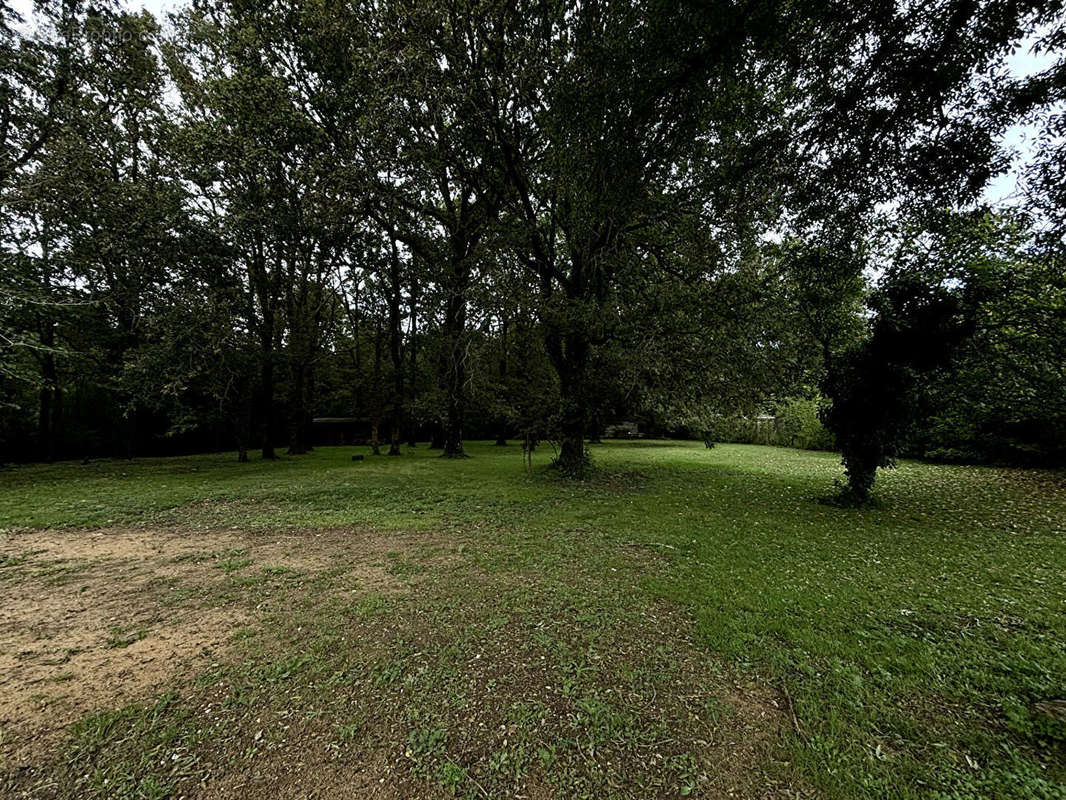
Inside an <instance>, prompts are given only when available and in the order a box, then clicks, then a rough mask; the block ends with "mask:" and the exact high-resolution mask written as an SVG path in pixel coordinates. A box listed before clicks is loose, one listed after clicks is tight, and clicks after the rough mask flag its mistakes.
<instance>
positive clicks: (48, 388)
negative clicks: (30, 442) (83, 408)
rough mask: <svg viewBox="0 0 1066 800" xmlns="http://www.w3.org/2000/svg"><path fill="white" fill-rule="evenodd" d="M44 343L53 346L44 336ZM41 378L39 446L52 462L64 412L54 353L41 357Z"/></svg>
mask: <svg viewBox="0 0 1066 800" xmlns="http://www.w3.org/2000/svg"><path fill="white" fill-rule="evenodd" d="M42 344H44V345H45V346H46V347H51V346H53V341H45V340H44V339H43V337H42ZM41 379H42V385H41V394H40V405H39V408H38V412H37V438H38V447H39V448H40V455H41V458H42V459H43V460H44V461H46V462H48V463H51V462H52V461H55V457H56V436H57V433H58V428H59V419H60V416H61V414H62V395H61V393H60V388H59V377H58V372H57V370H56V360H55V356H54V355H53V354H52V353H49V352H46V353H44V355H43V356H42V358H41Z"/></svg>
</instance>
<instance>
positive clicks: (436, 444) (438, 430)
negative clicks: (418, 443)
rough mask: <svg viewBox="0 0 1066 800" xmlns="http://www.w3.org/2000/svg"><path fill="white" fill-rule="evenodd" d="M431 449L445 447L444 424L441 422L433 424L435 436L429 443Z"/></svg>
mask: <svg viewBox="0 0 1066 800" xmlns="http://www.w3.org/2000/svg"><path fill="white" fill-rule="evenodd" d="M429 449H430V450H443V449H444V426H443V425H441V424H440V423H439V422H438V423H437V424H436V425H434V426H433V438H432V439H431V440H430V443H429Z"/></svg>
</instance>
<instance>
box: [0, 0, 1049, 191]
mask: <svg viewBox="0 0 1066 800" xmlns="http://www.w3.org/2000/svg"><path fill="white" fill-rule="evenodd" d="M123 2H124V3H125V5H126V6H127V7H128V8H145V9H147V10H148V11H151V12H152V13H153V14H155V15H156V16H157V17H163V16H164V15H165V14H166V13H167V12H169V11H173V10H174V9H175V8H179V7H180V6H182V5H183V2H182V0H123ZM11 5H12V6H13V7H14V9H15V11H17V12H18V13H19V14H21V15H22V17H23V18H24V19H26V18H29V16H30V14H31V11H32V8H33V0H14V2H12V3H11ZM1031 47H1032V41H1027V42H1023V43H1022V45H1021V46H1020V47H1019V48H1018V50H1017V51H1016V52H1015V53H1014V55H1012V56H1011V57H1010V58H1009V59H1008V62H1007V63H1008V67H1009V68H1010V69H1011V71H1012V72H1013V73H1014V74H1016V75H1018V76H1019V77H1023V76H1027V75H1032V74H1035V73H1037V72H1040V71H1042V70H1044V69H1047V68H1048V67H1049V66H1051V64H1052V63H1053V62H1054V61H1055V57H1054V55H1052V54H1047V53H1044V54H1040V55H1035V54H1033V53H1032V52H1031ZM1037 132H1038V131H1037V129H1036V128H1035V127H1033V126H1031V125H1015V126H1014V127H1012V128H1011V129H1010V130H1008V131H1007V135H1006V136H1005V138H1004V143H1005V144H1006V145H1007V146H1009V147H1010V148H1012V149H1013V150H1015V151H1016V152H1017V157H1016V158H1015V160H1014V166H1013V168H1012V169H1011V170H1010V171H1009V172H1006V173H1004V174H1003V175H1000V176H999V177H997V178H996V179H995V180H993V181H992V182H991V183H990V184H989V185H988V187H987V188H986V189H985V200H986V201H988V202H990V203H994V204H1000V203H1011V202H1012V201H1013V200H1014V199H1015V196H1016V195H1017V189H1018V174H1019V173H1020V171H1021V170H1022V169H1023V168H1024V166H1025V164H1026V163H1027V162H1028V161H1029V160H1030V159H1031V158H1032V154H1033V149H1034V143H1035V140H1036V136H1037Z"/></svg>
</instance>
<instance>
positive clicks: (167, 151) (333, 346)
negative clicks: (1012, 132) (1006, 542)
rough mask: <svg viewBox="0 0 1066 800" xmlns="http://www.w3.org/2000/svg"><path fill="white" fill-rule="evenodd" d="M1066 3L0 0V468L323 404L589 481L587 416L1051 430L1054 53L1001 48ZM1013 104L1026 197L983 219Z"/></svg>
mask: <svg viewBox="0 0 1066 800" xmlns="http://www.w3.org/2000/svg"><path fill="white" fill-rule="evenodd" d="M1063 18H1064V10H1063V6H1062V4H1061V3H1058V2H1028V3H1018V2H1007V1H1006V0H977V1H975V0H934V1H933V2H928V3H922V4H918V5H917V6H916V5H915V4H913V3H908V2H887V3H868V2H862V3H860V2H853V1H852V0H838V1H837V2H831V3H825V2H808V1H807V0H801V1H800V2H777V1H776V0H769V1H766V0H742V1H741V2H737V1H736V0H728V1H727V0H721V1H719V0H713V1H712V2H695V1H694V0H692V1H688V0H670V1H669V2H663V1H661V0H647V1H646V2H635V3H634V2H615V1H614V0H581V1H580V2H579V1H578V0H519V1H518V2H506V3H505V2H497V1H496V0H446V1H445V2H433V3H429V2H423V1H422V0H383V2H374V3H362V2H355V3H346V4H330V3H324V2H320V0H299V1H298V2H276V1H270V2H246V1H245V0H192V2H190V3H188V4H187V5H185V6H183V7H180V8H179V9H178V10H177V11H175V12H174V13H173V14H172V15H171V16H170V17H169V19H167V20H157V19H154V18H153V17H152V15H151V14H149V13H147V12H143V11H139V12H132V11H128V10H125V9H123V8H121V7H118V6H116V5H113V4H110V3H104V2H73V1H68V2H39V3H37V4H36V5H35V10H34V13H33V16H32V19H29V20H22V19H20V18H18V17H17V15H16V14H15V13H14V11H13V10H12V9H11V8H10V6H9V4H7V3H3V4H0V45H2V47H0V91H2V93H3V97H4V103H3V108H4V110H3V116H2V119H0V141H2V152H0V191H2V192H3V209H4V211H3V234H2V235H3V249H2V251H0V258H2V262H0V263H2V269H3V276H4V278H3V284H2V292H3V294H2V298H0V300H2V306H0V337H2V338H0V392H2V395H0V404H2V405H0V440H2V441H3V445H4V451H3V456H2V457H3V458H5V459H27V458H40V459H52V458H57V457H83V456H85V457H87V456H92V455H103V454H117V455H124V456H127V457H131V456H133V455H135V454H137V453H142V452H153V451H154V452H164V451H166V452H175V451H179V450H183V449H199V448H208V447H236V449H237V450H238V452H239V453H240V457H241V458H242V459H244V458H247V453H248V450H249V449H250V447H251V446H252V444H253V443H258V444H259V445H261V447H262V453H263V456H264V457H265V458H273V457H275V454H276V448H278V447H279V446H280V445H281V444H282V443H283V442H284V443H287V445H288V452H289V453H292V454H300V453H303V452H306V451H307V450H308V449H309V448H310V447H311V446H312V444H313V440H314V438H315V434H314V431H313V420H314V419H315V418H317V417H330V418H334V419H339V418H343V419H346V420H349V424H350V425H351V426H353V429H352V431H349V432H348V433H347V434H345V436H346V437H347V440H348V441H351V440H355V439H358V440H366V441H367V442H369V443H370V444H371V445H372V446H373V448H374V450H375V452H377V451H378V449H379V444H380V443H381V442H384V441H388V443H389V451H388V452H389V453H390V454H392V455H400V454H402V452H403V449H402V445H403V443H405V442H408V443H411V444H413V443H415V442H416V441H419V440H421V441H427V440H430V441H431V443H432V444H434V445H438V446H440V447H441V448H442V449H443V453H444V455H446V456H451V457H459V456H462V455H464V449H463V440H464V437H466V436H468V435H475V436H488V437H491V438H496V439H499V440H500V441H501V442H502V441H506V440H507V439H508V438H511V437H519V438H522V439H523V440H525V441H527V442H530V443H532V442H536V441H540V440H551V441H553V442H556V443H557V446H558V458H557V465H558V467H559V468H560V469H561V470H562V471H564V472H565V473H567V474H569V475H574V476H580V475H581V474H583V473H584V472H586V471H587V470H588V468H589V466H590V464H591V461H590V457H589V451H588V448H587V446H586V440H587V439H588V438H590V437H591V438H593V439H596V438H598V436H599V435H600V434H601V433H602V432H603V429H604V427H605V426H606V425H607V424H608V423H611V422H618V421H621V420H631V419H639V420H641V421H642V422H643V424H644V425H645V427H646V428H647V429H648V430H650V431H653V432H674V433H687V434H700V435H704V434H706V435H707V436H708V437H709V441H710V439H713V438H714V437H715V436H719V435H726V434H725V433H724V431H725V429H726V427H728V426H727V425H725V422H724V421H726V420H729V419H736V418H742V417H748V418H750V417H753V416H755V415H757V414H760V413H763V412H768V411H773V410H774V409H776V408H783V407H785V406H786V405H787V403H788V402H790V400H798V401H802V402H805V403H813V404H814V406H818V405H819V404H821V405H824V406H825V408H824V409H823V411H822V414H821V417H822V420H823V421H824V424H825V426H826V428H827V429H828V431H829V432H830V433H831V434H834V435H835V437H836V443H837V445H838V446H839V447H841V448H842V450H843V452H844V458H845V464H846V468H847V475H848V478H849V481H850V484H851V487H852V489H853V490H854V491H855V492H857V493H858V494H859V495H861V496H865V495H866V494H867V493H868V492H869V490H870V487H871V486H872V485H873V479H874V475H875V472H876V469H877V468H878V467H881V466H887V465H890V464H891V463H892V461H893V459H894V458H896V457H897V456H899V455H901V454H904V453H911V452H913V453H918V454H926V455H935V454H938V453H939V454H941V455H944V454H955V455H961V456H964V457H967V458H1009V457H1014V456H1017V455H1018V454H1020V453H1022V452H1026V451H1027V448H1028V450H1029V451H1031V450H1032V449H1033V448H1034V447H1035V448H1036V449H1037V450H1038V451H1040V452H1041V453H1043V454H1044V455H1047V456H1048V457H1049V458H1055V457H1061V454H1062V453H1063V452H1064V451H1066V445H1064V442H1066V428H1064V424H1063V419H1064V418H1066V414H1064V411H1063V409H1062V391H1061V389H1062V385H1063V378H1064V373H1063V358H1062V346H1063V340H1064V336H1066V334H1064V331H1066V321H1064V319H1063V305H1062V303H1063V287H1062V281H1061V278H1060V277H1059V276H1061V275H1062V274H1063V270H1062V263H1063V262H1062V246H1063V241H1064V239H1063V236H1062V220H1063V212H1062V208H1063V204H1062V191H1061V186H1062V181H1061V180H1060V178H1061V175H1060V172H1061V163H1062V159H1061V152H1060V151H1061V140H1062V135H1061V134H1062V130H1061V129H1062V125H1063V122H1062V114H1061V100H1062V87H1063V74H1064V71H1063V69H1064V68H1063V61H1062V59H1061V58H1057V59H1056V61H1055V64H1054V66H1053V67H1052V68H1050V69H1048V70H1046V71H1044V72H1042V73H1039V74H1037V75H1022V76H1019V75H1017V74H1014V73H1012V72H1011V71H1010V70H1009V69H1007V66H1006V65H1007V59H1008V57H1009V56H1010V55H1011V54H1012V53H1013V52H1014V51H1015V50H1016V49H1017V48H1018V47H1019V46H1021V43H1023V42H1031V41H1036V42H1037V47H1039V48H1042V49H1043V50H1044V51H1046V52H1052V53H1058V52H1059V51H1060V50H1061V44H1062V36H1063V29H1064V26H1063ZM1019 122H1027V123H1029V124H1033V125H1037V126H1038V127H1039V128H1040V130H1041V131H1042V136H1041V138H1040V141H1039V146H1038V147H1037V149H1036V152H1034V153H1033V154H1032V158H1031V159H1030V161H1029V171H1028V173H1027V175H1026V180H1025V187H1026V189H1027V195H1026V197H1025V202H1024V204H1023V206H1024V207H1021V208H1017V209H1015V210H1013V211H1004V210H1002V209H999V210H997V209H988V208H985V207H984V206H983V204H982V191H983V190H984V188H985V187H986V185H987V184H988V182H989V180H990V179H991V178H992V177H994V176H995V175H997V174H999V173H1001V172H1002V171H1003V170H1005V169H1006V168H1007V167H1008V165H1009V161H1010V159H1009V153H1008V152H1007V151H1006V149H1005V148H1004V146H1003V136H1004V132H1005V131H1006V130H1007V129H1008V127H1009V126H1011V125H1014V124H1016V123H1019ZM959 376H962V377H961V378H960V377H959ZM993 385H995V386H997V387H1002V390H1000V389H997V390H991V389H989V388H988V387H990V386H993ZM982 387H984V389H982ZM805 407H806V406H805ZM811 424H814V425H816V424H817V421H816V420H813V419H812V422H811ZM723 426H724V427H723ZM353 431H354V432H353ZM716 431H717V432H716ZM997 437H998V438H997ZM993 440H995V441H996V442H998V444H993V443H992V442H993ZM1038 443H1039V444H1038ZM1056 454H1058V455H1056Z"/></svg>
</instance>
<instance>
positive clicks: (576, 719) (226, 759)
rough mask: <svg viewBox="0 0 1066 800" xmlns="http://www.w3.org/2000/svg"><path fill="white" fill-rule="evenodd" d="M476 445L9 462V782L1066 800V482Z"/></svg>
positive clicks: (213, 792) (771, 454) (4, 738)
mask: <svg viewBox="0 0 1066 800" xmlns="http://www.w3.org/2000/svg"><path fill="white" fill-rule="evenodd" d="M469 451H470V452H471V454H472V455H473V456H474V457H473V458H471V459H469V460H463V461H444V460H441V459H439V458H436V457H435V456H436V453H432V452H430V451H427V450H426V449H425V448H424V447H422V448H419V449H418V450H414V451H409V452H408V453H407V454H405V455H404V456H403V457H402V458H388V457H380V458H372V457H369V456H368V458H367V460H366V461H363V462H353V461H352V460H351V455H352V454H353V453H355V452H357V451H356V450H354V449H352V448H325V449H321V450H319V451H317V452H315V453H314V454H312V455H310V456H302V457H296V458H283V459H281V460H280V461H278V462H276V463H261V462H253V463H251V464H243V465H242V464H237V463H236V462H235V460H234V459H233V458H232V457H230V456H215V455H212V456H198V457H190V458H175V459H153V460H148V459H146V460H141V461H135V462H117V461H103V462H96V463H92V464H89V465H84V466H83V465H80V464H60V465H54V466H35V467H26V468H19V469H13V470H9V471H6V472H3V473H0V795H2V796H4V797H8V796H10V797H27V798H29V797H32V798H51V797H60V798H65V797H79V798H80V797H98V798H109V800H110V799H111V798H115V799H116V800H120V799H122V798H166V797H175V798H177V797H202V798H241V797H267V796H269V797H292V798H296V797H301V798H303V797H310V796H314V797H325V798H333V797H352V798H364V797H380V798H411V797H466V798H479V797H491V798H495V797H527V798H548V797H558V798H615V797H617V798H628V797H641V798H643V797H677V796H705V797H730V796H735V797H830V798H835V797H847V798H850V797H886V798H888V797H892V798H903V797H915V798H918V797H921V798H926V797H941V798H970V797H974V798H976V797H989V798H1022V797H1025V798H1062V797H1066V476H1064V475H1063V474H1062V473H1052V472H1031V471H1022V470H1001V469H989V468H971V467H950V466H930V465H923V464H916V463H904V464H902V465H901V467H900V468H899V469H897V470H895V471H891V472H888V473H885V474H883V475H882V477H881V479H880V481H879V484H878V490H877V494H878V497H879V504H878V505H877V506H876V507H873V508H868V509H863V510H854V509H841V508H837V507H834V506H830V505H826V504H823V503H820V502H818V498H819V497H820V496H823V495H826V494H828V493H829V492H830V491H831V490H832V486H833V480H834V478H836V477H837V476H838V475H839V474H840V466H839V463H838V459H837V457H836V456H834V455H831V454H820V453H806V452H798V451H791V450H785V449H774V448H762V447H750V446H739V445H723V446H719V447H717V448H715V449H714V450H711V451H708V450H705V449H704V448H703V446H702V445H701V444H695V443H667V442H632V443H609V444H606V445H603V446H596V447H594V448H593V452H594V456H595V458H596V460H597V463H598V465H599V467H600V470H599V473H598V475H597V477H596V478H595V479H593V480H590V481H588V482H584V483H580V484H571V483H566V482H563V481H560V480H558V479H557V478H556V477H554V476H553V475H552V474H551V473H549V472H546V471H545V470H544V466H545V465H546V464H547V461H548V459H549V455H550V454H549V453H548V452H547V451H545V452H541V453H538V454H537V456H536V457H535V460H534V468H533V470H532V471H528V470H527V469H526V468H525V467H524V464H523V458H522V454H521V451H520V448H518V447H516V446H512V447H508V448H497V447H494V446H491V445H489V444H473V445H471V446H470V447H469ZM359 452H362V451H359Z"/></svg>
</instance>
